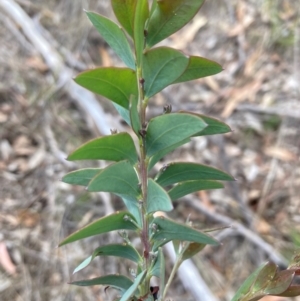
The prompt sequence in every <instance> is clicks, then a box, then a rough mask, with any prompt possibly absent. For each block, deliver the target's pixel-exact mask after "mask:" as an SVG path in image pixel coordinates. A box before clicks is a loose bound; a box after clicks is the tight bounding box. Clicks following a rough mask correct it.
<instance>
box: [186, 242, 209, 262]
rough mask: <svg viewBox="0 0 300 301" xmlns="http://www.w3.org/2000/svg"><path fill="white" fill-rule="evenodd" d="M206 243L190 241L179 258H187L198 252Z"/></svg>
mask: <svg viewBox="0 0 300 301" xmlns="http://www.w3.org/2000/svg"><path fill="white" fill-rule="evenodd" d="M205 246H206V245H205V244H199V243H196V242H192V243H190V244H189V246H188V247H187V248H186V249H185V250H184V252H183V253H182V255H181V260H182V261H184V260H187V259H189V258H191V257H193V256H194V255H196V254H198V253H199V252H200V251H202V250H203V249H204V247H205Z"/></svg>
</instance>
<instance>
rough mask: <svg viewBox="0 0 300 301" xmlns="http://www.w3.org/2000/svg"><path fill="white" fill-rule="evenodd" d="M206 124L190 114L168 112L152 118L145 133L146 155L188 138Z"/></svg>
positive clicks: (149, 155)
mask: <svg viewBox="0 0 300 301" xmlns="http://www.w3.org/2000/svg"><path fill="white" fill-rule="evenodd" d="M206 126H207V125H206V123H205V122H204V121H203V120H202V119H201V118H199V117H197V116H194V115H191V114H183V113H170V114H165V115H161V116H157V117H155V118H152V119H151V120H150V122H149V124H148V127H147V134H146V151H147V156H148V157H151V156H153V155H154V154H156V153H157V152H161V151H163V150H166V149H167V148H170V147H171V146H173V145H174V144H176V143H180V142H182V141H183V140H185V139H188V138H189V137H191V136H192V135H194V134H196V133H198V132H199V131H201V130H203V129H204V128H205V127H206Z"/></svg>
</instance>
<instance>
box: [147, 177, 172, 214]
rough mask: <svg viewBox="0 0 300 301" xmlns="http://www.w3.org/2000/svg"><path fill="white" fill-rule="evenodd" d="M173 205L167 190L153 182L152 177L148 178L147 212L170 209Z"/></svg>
mask: <svg viewBox="0 0 300 301" xmlns="http://www.w3.org/2000/svg"><path fill="white" fill-rule="evenodd" d="M172 209H173V205H172V202H171V199H170V197H169V195H168V194H167V192H166V191H165V190H164V189H163V188H162V187H161V186H159V185H158V184H157V183H155V182H154V181H153V180H152V179H150V178H149V179H148V193H147V213H148V214H149V213H151V212H156V211H171V210H172Z"/></svg>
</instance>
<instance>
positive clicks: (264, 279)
mask: <svg viewBox="0 0 300 301" xmlns="http://www.w3.org/2000/svg"><path fill="white" fill-rule="evenodd" d="M276 271H277V266H276V264H275V263H273V262H269V263H268V264H266V265H265V266H264V267H263V269H262V270H261V271H260V272H259V274H258V275H257V278H256V279H255V282H254V283H253V286H252V287H251V294H254V293H256V292H258V291H262V290H263V289H264V288H266V287H267V286H268V285H269V283H270V282H271V281H272V279H273V277H274V276H275V274H276Z"/></svg>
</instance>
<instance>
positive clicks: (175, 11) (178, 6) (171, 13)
mask: <svg viewBox="0 0 300 301" xmlns="http://www.w3.org/2000/svg"><path fill="white" fill-rule="evenodd" d="M203 2H204V0H172V1H170V0H158V1H157V4H156V7H155V9H154V10H153V12H152V14H151V16H150V20H149V25H148V35H147V40H146V41H147V45H148V46H149V47H152V46H153V45H155V44H157V43H158V42H160V41H162V40H163V39H165V38H167V37H169V36H170V35H171V34H173V33H175V32H176V31H178V30H179V29H180V28H182V27H183V26H184V25H185V24H187V23H188V22H189V21H190V20H191V19H192V18H193V17H194V16H195V15H196V13H197V12H198V10H199V9H200V7H201V5H202V3H203Z"/></svg>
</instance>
